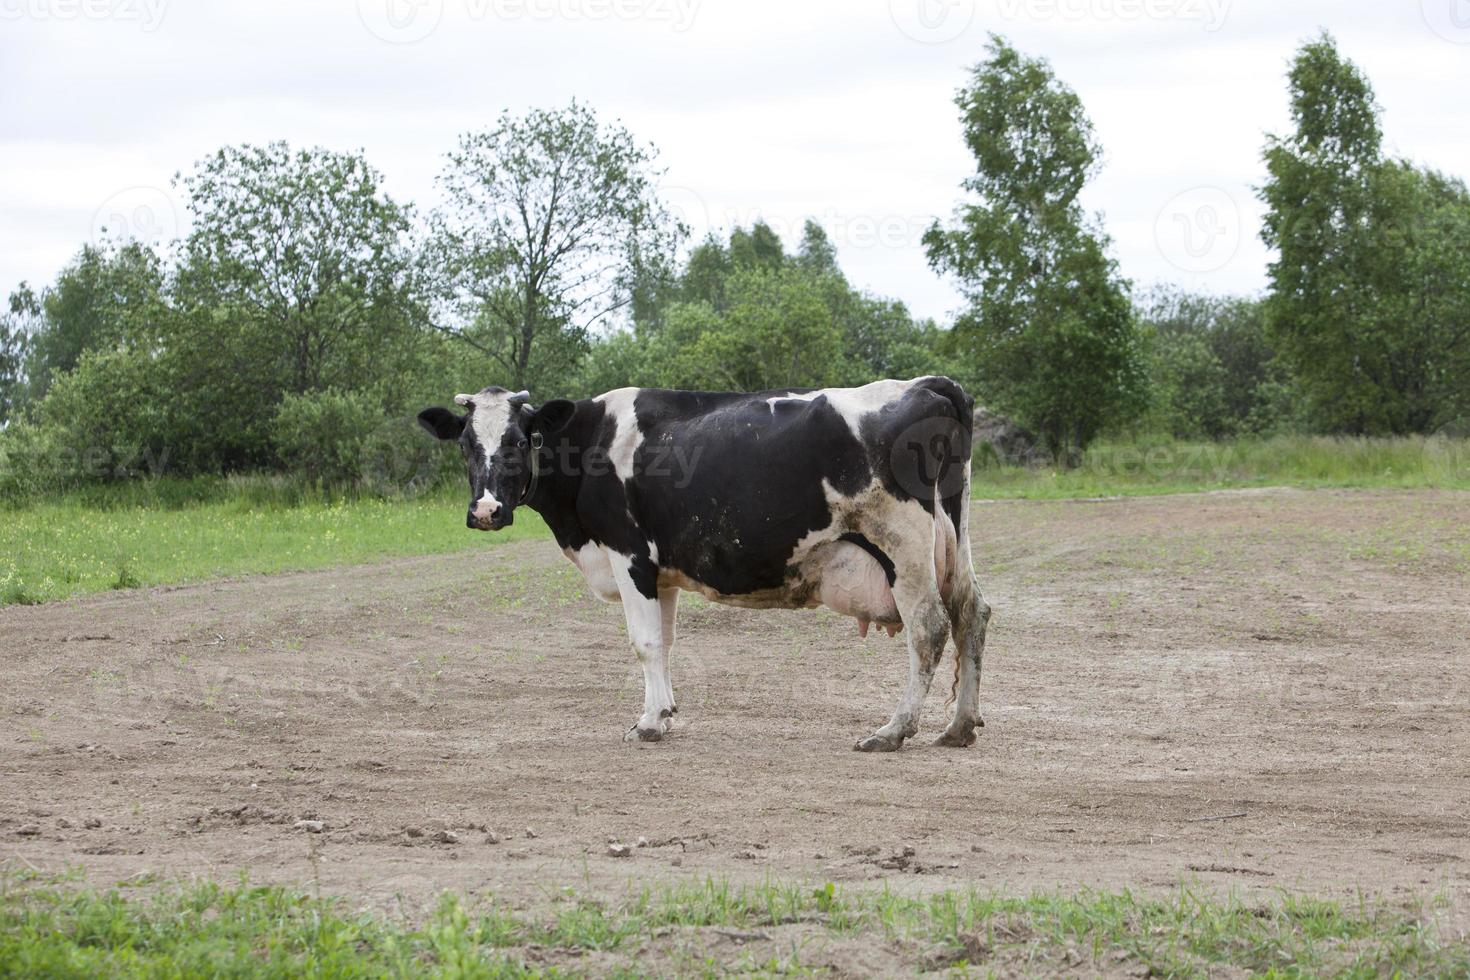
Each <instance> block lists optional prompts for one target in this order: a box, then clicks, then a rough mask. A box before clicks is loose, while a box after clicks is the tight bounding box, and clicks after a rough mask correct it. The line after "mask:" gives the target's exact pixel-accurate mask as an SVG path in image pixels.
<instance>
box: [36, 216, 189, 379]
mask: <svg viewBox="0 0 1470 980" xmlns="http://www.w3.org/2000/svg"><path fill="white" fill-rule="evenodd" d="M39 306H40V314H41V315H40V318H39V320H38V322H37V327H38V328H37V329H36V330H35V333H34V336H33V338H32V343H31V350H30V364H29V374H30V387H31V392H30V397H31V398H32V399H34V400H36V401H39V400H40V399H41V398H43V397H45V395H46V392H47V390H48V389H49V388H50V387H51V384H52V382H53V381H54V379H55V378H56V377H58V376H59V375H61V374H64V373H66V372H67V371H70V370H72V369H73V368H74V367H76V365H77V363H78V362H79V361H80V360H81V357H82V355H83V354H85V353H87V352H88V351H92V350H109V349H113V348H117V347H128V346H133V345H138V346H142V347H152V346H155V345H156V344H157V341H158V327H159V323H160V320H161V318H162V316H163V307H164V275H163V267H162V263H161V262H160V260H159V258H158V255H157V253H155V252H154V251H153V249H152V248H151V247H149V246H148V245H144V244H142V243H140V242H135V241H128V242H123V243H112V242H107V243H104V244H102V245H86V246H83V248H82V250H81V252H80V253H78V255H77V257H76V258H75V259H73V260H72V261H71V264H69V265H68V266H67V267H66V268H64V269H63V270H62V271H61V274H60V275H59V276H57V279H56V283H55V285H53V286H51V287H50V288H49V289H47V290H45V292H44V293H43V294H42V295H41V297H40V301H39Z"/></svg>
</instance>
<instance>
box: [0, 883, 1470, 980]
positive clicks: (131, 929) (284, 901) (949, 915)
mask: <svg viewBox="0 0 1470 980" xmlns="http://www.w3.org/2000/svg"><path fill="white" fill-rule="evenodd" d="M128 891H130V892H132V894H127V893H125V892H123V891H120V890H116V889H114V890H112V891H108V892H98V891H94V890H90V889H87V888H85V887H82V886H79V885H77V884H76V883H75V882H69V881H65V880H60V881H58V880H56V879H48V878H46V877H44V876H38V875H29V876H21V875H18V874H15V873H11V874H9V875H6V876H4V877H3V879H0V975H12V976H48V977H92V976H113V977H176V976H206V975H208V976H272V977H286V976H292V977H296V976H329V977H379V976H382V977H399V976H419V975H428V976H443V977H522V976H564V975H576V974H580V973H582V972H584V970H585V969H586V968H587V966H588V961H586V960H584V959H583V958H582V957H584V956H588V955H591V954H598V955H599V956H600V957H601V958H599V959H597V960H596V961H595V965H596V966H595V968H596V972H598V973H606V974H609V975H614V976H618V975H622V976H639V975H646V974H647V973H648V972H656V973H677V974H679V975H689V976H700V975H715V974H723V973H725V972H727V971H729V970H731V969H735V970H740V971H742V972H755V973H760V974H773V973H780V974H785V973H795V974H802V973H807V972H810V971H811V970H813V968H814V967H815V966H816V965H817V964H815V963H812V962H808V961H804V959H803V950H804V949H805V950H816V951H818V954H817V955H820V953H819V951H820V949H821V947H822V946H829V947H830V946H839V947H840V946H842V945H843V944H862V943H863V942H865V941H866V942H867V943H868V945H869V948H872V946H873V945H875V944H876V945H879V946H880V948H881V949H882V950H884V951H886V952H885V953H884V955H885V956H887V957H890V958H894V959H896V960H898V961H900V962H901V963H902V964H903V965H904V966H905V967H906V969H905V970H904V972H909V973H912V972H914V971H915V970H916V969H919V968H925V969H931V970H932V969H941V970H942V969H957V970H964V971H965V972H978V973H980V974H981V975H984V974H986V973H989V972H1000V973H1003V974H1007V975H1010V974H1014V973H1017V972H1020V973H1027V974H1036V973H1047V974H1052V973H1058V972H1060V973H1068V974H1087V973H1095V972H1099V971H1101V970H1108V971H1112V972H1116V971H1119V970H1127V971H1128V973H1129V974H1131V975H1148V976H1173V977H1191V976H1206V975H1209V974H1211V973H1218V972H1219V970H1220V968H1221V967H1222V966H1230V967H1234V968H1237V969H1242V970H1247V971H1250V972H1252V973H1254V974H1256V975H1258V976H1264V977H1302V976H1345V977H1379V976H1416V977H1463V976H1465V975H1466V972H1467V971H1470V946H1467V945H1466V944H1465V942H1464V940H1463V938H1460V939H1455V938H1451V937H1447V936H1445V935H1443V934H1442V932H1441V930H1440V929H1439V928H1438V927H1437V926H1436V925H1434V920H1433V909H1412V910H1411V909H1391V908H1386V907H1379V906H1371V905H1368V904H1366V903H1364V904H1351V905H1346V904H1339V903H1335V902H1328V901H1320V900H1316V899H1308V898H1300V897H1293V896H1289V895H1284V894H1283V895H1280V896H1278V897H1276V898H1273V899H1270V900H1265V901H1254V900H1245V899H1241V898H1237V897H1226V898H1209V897H1205V895H1203V894H1202V893H1198V892H1195V891H1193V890H1191V889H1190V888H1188V887H1181V888H1179V889H1178V890H1176V891H1175V892H1174V893H1172V894H1170V895H1167V896H1166V897H1159V898H1145V897H1142V896H1139V895H1135V894H1131V893H1127V892H1124V893H1121V894H1118V893H1106V892H1083V893H1080V894H1076V895H1059V894H1036V895H1032V896H1029V897H1001V896H994V895H987V894H983V893H980V892H968V893H957V892H941V893H938V894H934V895H931V896H927V897H923V898H909V897H901V896H898V895H895V894H893V893H891V892H887V891H857V890H852V891H849V890H847V889H839V888H836V887H834V886H833V885H831V884H830V883H829V884H826V885H824V886H822V887H819V888H811V887H810V886H796V885H782V884H766V885H763V886H756V887H736V886H732V885H729V884H727V883H723V882H717V881H708V880H706V881H705V882H703V883H702V884H692V885H684V886H673V887H665V888H661V889H644V890H641V891H636V892H632V893H630V894H629V895H628V897H627V898H625V899H624V900H622V901H620V902H617V903H604V902H597V901H592V900H588V899H584V898H580V897H578V896H577V895H576V894H575V893H574V892H571V891H566V890H564V891H560V892H556V891H554V890H553V891H549V892H548V903H547V906H546V908H544V909H541V910H538V911H536V912H534V913H532V912H517V911H513V910H511V909H509V908H507V907H505V906H502V905H499V904H497V903H495V902H494V900H493V899H488V898H481V899H474V900H466V899H461V898H458V897H455V896H452V895H445V896H444V897H443V898H442V899H441V901H440V903H439V905H438V906H437V908H435V909H433V910H432V911H431V912H429V913H428V914H426V915H425V916H423V917H421V919H419V920H418V921H404V920H396V919H390V918H387V917H384V916H383V915H381V914H379V913H374V912H367V911H356V912H354V911H351V910H350V909H349V907H348V906H347V905H346V904H345V903H343V902H340V901H333V900H330V899H318V898H313V897H310V896H307V895H304V894H301V893H295V892H290V891H286V890H282V889H280V888H274V887H250V886H247V885H245V884H243V883H242V884H239V885H236V886H231V887H222V886H220V885H217V884H198V883H196V884H191V885H187V886H178V887H175V886H168V885H163V886H159V885H157V884H156V883H154V882H147V881H142V882H139V881H135V882H134V883H133V884H132V886H131V887H130V888H129V889H128ZM783 929H786V930H792V929H794V930H797V931H798V932H800V935H801V937H802V939H801V941H800V942H782V941H781V931H782V930H783ZM706 930H714V931H716V932H719V931H728V930H739V931H741V934H742V935H743V936H744V937H745V939H746V941H748V942H749V943H750V945H749V946H748V947H746V948H745V951H744V957H745V959H744V961H741V960H740V959H739V956H740V953H739V952H737V953H736V954H735V958H734V959H733V960H732V959H731V954H730V947H729V945H728V944H727V945H726V946H725V947H723V954H722V955H721V956H720V957H719V958H718V959H716V958H715V957H713V956H711V955H709V954H708V953H707V952H705V951H704V950H703V949H702V948H701V939H705V940H709V939H711V938H714V937H712V936H708V935H704V934H703V933H704V931H706ZM813 932H815V933H816V934H817V940H816V941H813V939H812V933H813ZM726 938H728V937H726ZM771 940H775V941H771ZM777 950H780V951H779V952H778V951H777ZM815 958H816V956H815V955H812V954H808V957H807V960H813V959H815ZM889 965H890V966H892V965H894V964H893V963H892V962H890V963H889ZM966 967H973V968H975V969H974V971H971V970H967V969H965V968H966Z"/></svg>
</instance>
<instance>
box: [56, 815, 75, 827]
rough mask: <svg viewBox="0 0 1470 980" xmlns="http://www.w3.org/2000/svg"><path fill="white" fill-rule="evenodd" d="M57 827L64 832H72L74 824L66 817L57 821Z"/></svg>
mask: <svg viewBox="0 0 1470 980" xmlns="http://www.w3.org/2000/svg"><path fill="white" fill-rule="evenodd" d="M56 826H58V827H60V828H61V829H62V830H70V829H71V827H72V823H71V821H70V820H68V819H66V818H65V817H61V818H59V819H58V820H57V821H56Z"/></svg>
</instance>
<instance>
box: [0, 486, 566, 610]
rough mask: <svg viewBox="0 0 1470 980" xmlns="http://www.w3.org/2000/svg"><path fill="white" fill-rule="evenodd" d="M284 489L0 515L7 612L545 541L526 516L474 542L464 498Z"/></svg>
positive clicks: (96, 502) (101, 501)
mask: <svg viewBox="0 0 1470 980" xmlns="http://www.w3.org/2000/svg"><path fill="white" fill-rule="evenodd" d="M282 487H283V488H282V489H276V488H274V487H273V486H272V485H271V484H270V483H269V482H265V481H255V482H250V481H239V480H235V481H226V480H217V481H214V482H206V481H195V480H191V481H167V480H156V481H146V482H140V483H137V484H126V485H123V486H120V487H116V488H114V489H113V490H112V492H111V494H110V495H109V494H104V493H103V492H101V491H100V490H93V491H90V492H87V493H83V494H76V495H70V496H66V497H62V498H59V499H57V500H54V501H49V502H38V503H35V504H32V505H28V506H21V507H8V508H5V509H3V510H0V605H3V604H12V603H35V602H47V601H51V600H55V599H65V598H69V597H71V596H77V595H86V594H89V593H93V592H102V591H106V590H108V589H133V588H139V587H144V586H151V585H170V584H176V583H181V582H194V581H201V580H204V579H209V578H217V577H220V576H226V575H240V574H246V573H253V572H282V571H294V570H301V569H310V568H322V567H326V566H331V565H345V564H353V563H357V562H367V561H374V560H378V559H382V558H391V557H399V556H408V555H427V554H441V553H450V552H459V551H469V550H472V549H476V548H484V547H487V546H490V545H492V544H494V543H498V542H503V541H516V540H523V539H526V538H534V537H541V536H544V535H546V534H547V533H548V532H547V530H546V525H545V524H544V523H543V522H542V521H541V519H540V518H539V517H538V516H537V515H536V514H535V513H533V512H531V511H529V510H526V509H524V508H522V509H521V510H519V511H518V512H517V513H516V515H515V516H516V521H515V524H513V525H511V526H510V527H509V528H506V529H504V530H502V531H498V532H496V533H494V534H480V533H475V532H472V531H470V530H469V529H467V528H466V527H465V526H464V509H465V497H466V495H465V494H464V493H462V492H458V489H459V488H457V487H456V488H445V489H443V490H440V491H436V492H434V493H431V494H425V495H424V496H421V497H415V498H411V499H400V500H383V499H375V498H367V497H364V498H359V499H352V498H339V499H333V498H331V497H324V496H319V495H318V496H312V495H310V494H302V493H301V492H300V491H299V490H295V489H291V488H290V487H289V486H287V485H284V484H283V485H282Z"/></svg>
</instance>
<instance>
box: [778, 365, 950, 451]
mask: <svg viewBox="0 0 1470 980" xmlns="http://www.w3.org/2000/svg"><path fill="white" fill-rule="evenodd" d="M915 380H916V381H918V380H923V379H922V378H916V379H915ZM913 384H914V382H913V381H893V380H886V381H874V382H872V383H870V384H865V385H863V386H862V387H861V388H819V389H817V390H816V391H805V392H792V393H791V394H789V395H777V396H776V397H774V398H767V399H766V404H768V405H770V406H771V411H772V412H775V411H776V403H777V402H783V401H799V402H809V401H815V400H816V399H818V398H823V397H825V398H826V399H827V404H829V405H831V406H832V408H833V409H834V410H835V411H836V412H837V414H838V415H840V416H842V420H843V421H844V422H846V423H847V427H848V428H849V429H851V430H852V434H853V435H855V436H857V437H858V438H859V439H861V438H862V429H861V428H860V426H861V425H862V421H863V418H864V417H865V416H868V415H871V414H872V413H873V412H876V411H877V410H878V409H880V408H882V407H883V406H884V405H887V404H889V403H891V402H895V401H898V399H900V398H902V397H903V394H904V392H906V391H908V390H909V388H910V387H912V386H913Z"/></svg>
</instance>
